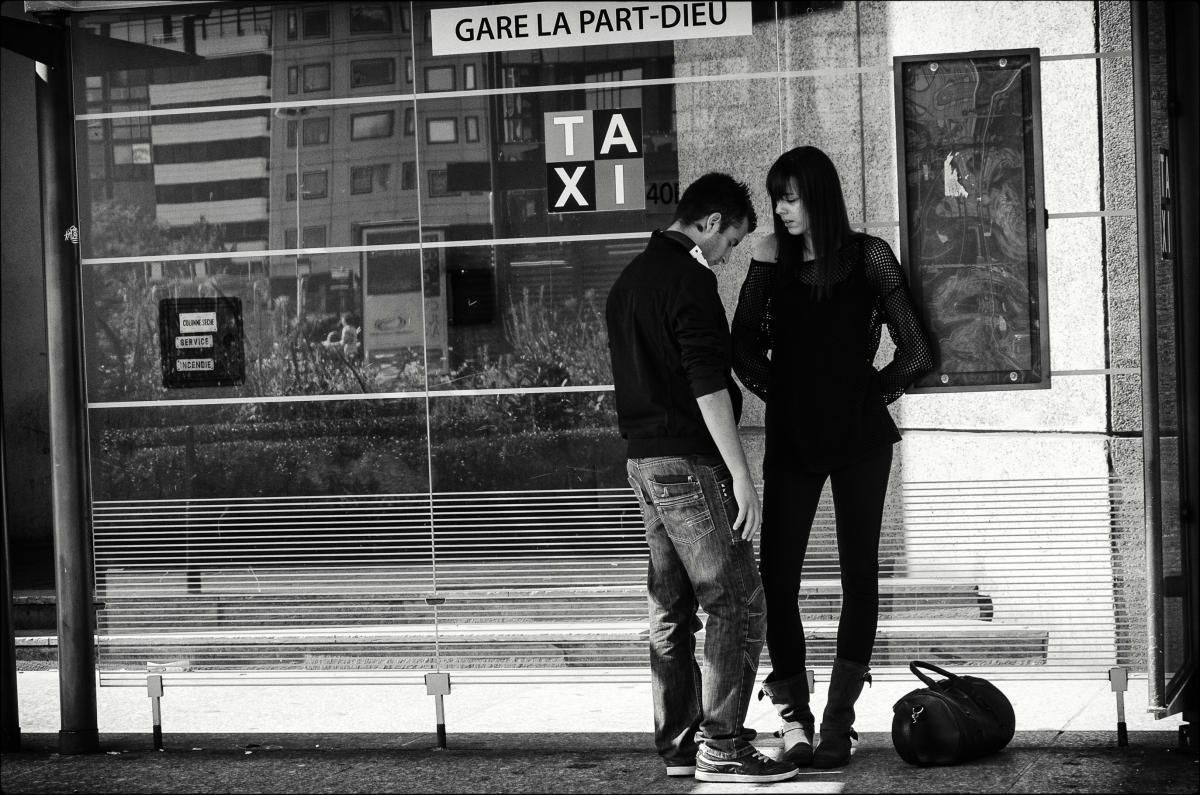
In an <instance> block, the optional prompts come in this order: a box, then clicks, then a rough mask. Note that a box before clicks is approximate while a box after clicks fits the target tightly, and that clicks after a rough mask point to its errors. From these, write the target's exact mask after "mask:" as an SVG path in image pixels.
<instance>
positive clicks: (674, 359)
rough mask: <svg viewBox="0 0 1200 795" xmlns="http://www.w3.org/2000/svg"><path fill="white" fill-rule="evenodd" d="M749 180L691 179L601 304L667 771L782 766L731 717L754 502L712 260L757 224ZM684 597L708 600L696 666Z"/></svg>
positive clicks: (753, 616)
mask: <svg viewBox="0 0 1200 795" xmlns="http://www.w3.org/2000/svg"><path fill="white" fill-rule="evenodd" d="M755 225H756V218H755V214H754V205H753V203H752V202H751V200H750V194H749V191H748V190H747V189H746V186H745V185H743V184H742V183H740V182H737V181H735V180H734V179H733V178H732V177H730V176H728V175H727V174H717V173H712V174H706V175H704V176H703V177H701V178H700V179H698V180H696V181H695V182H694V183H692V184H691V185H690V186H689V187H688V188H687V190H685V191H684V193H683V196H682V197H680V200H679V207H678V209H677V210H676V212H675V218H674V220H673V221H672V223H671V226H670V227H668V228H667V229H666V230H665V231H656V232H655V233H654V234H653V235H651V237H650V241H649V243H648V244H647V245H646V249H645V251H643V252H642V253H641V254H639V255H638V256H637V257H635V258H634V260H633V261H632V262H630V263H629V265H628V266H627V267H626V268H625V270H624V271H622V273H621V275H620V276H619V277H618V278H617V281H616V283H615V284H614V285H613V288H612V291H611V292H610V293H609V296H608V303H607V305H606V307H605V320H606V322H607V325H608V344H609V353H610V355H611V358H612V370H613V385H614V387H615V389H616V407H617V420H618V424H619V426H620V430H621V436H622V437H624V438H625V439H626V440H627V441H628V461H627V463H626V470H627V472H628V474H629V482H630V484H631V485H632V486H633V488H634V492H635V493H636V494H637V498H638V502H639V504H640V505H641V509H642V516H643V520H644V522H645V525H646V542H647V544H648V545H649V547H650V564H649V571H648V574H647V587H648V591H649V605H650V672H651V679H652V689H653V698H654V741H655V745H656V747H657V749H658V753H659V755H660V756H661V757H662V758H663V761H664V762H665V763H666V765H667V775H669V776H688V775H695V777H696V778H697V779H699V780H701V781H727V782H743V783H753V782H770V781H783V780H785V779H788V778H791V777H793V776H795V775H796V773H797V770H796V767H795V766H794V765H792V764H791V763H788V762H777V761H775V760H773V759H770V758H769V757H766V756H764V755H762V754H760V753H759V752H758V751H757V749H755V747H754V746H753V745H751V744H750V742H749V738H750V737H752V736H753V732H751V731H748V730H746V729H745V727H744V725H743V724H744V722H745V720H746V711H747V709H748V707H749V704H750V696H751V693H752V692H753V690H754V679H755V675H756V674H757V672H758V658H759V654H760V653H761V651H762V643H763V641H762V638H763V631H762V625H763V611H764V607H763V605H764V602H763V591H762V582H761V580H760V579H759V573H758V567H757V565H756V564H755V556H754V536H755V534H756V533H757V532H758V528H759V523H760V519H761V517H760V512H761V509H760V506H759V501H758V495H757V493H756V492H755V490H754V484H753V483H752V482H751V480H750V468H749V466H748V465H747V463H746V455H745V451H744V450H743V449H742V443H741V438H740V437H739V436H738V430H737V421H738V418H739V416H740V414H741V406H742V394H741V391H740V390H739V388H738V387H737V385H736V384H735V383H734V381H733V375H732V369H731V364H732V362H731V345H730V337H729V322H728V320H727V319H726V317H725V309H724V307H723V306H722V304H721V298H720V295H719V294H718V292H717V277H716V276H715V275H714V274H713V272H712V268H713V267H719V266H720V265H722V264H724V262H725V258H726V257H727V256H728V254H729V252H730V251H731V250H733V248H734V247H735V246H737V244H738V243H740V242H741V241H742V238H744V237H745V236H746V235H747V234H749V233H750V232H752V231H753V230H754V227H755ZM697 606H699V607H702V608H704V611H705V612H706V613H707V614H708V624H707V627H706V631H705V641H704V663H705V670H704V681H703V683H701V677H700V668H699V665H698V662H697V659H696V653H695V650H696V637H695V633H696V631H697V630H699V629H700V621H699V619H698V618H697V615H696V609H697Z"/></svg>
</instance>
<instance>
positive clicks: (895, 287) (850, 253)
mask: <svg viewBox="0 0 1200 795" xmlns="http://www.w3.org/2000/svg"><path fill="white" fill-rule="evenodd" d="M838 258H839V259H838V262H837V264H836V265H835V267H834V268H833V270H832V272H831V277H830V280H829V281H830V284H829V288H828V289H827V290H824V291H818V289H817V281H818V278H817V270H816V266H815V264H814V263H813V262H804V263H800V264H795V263H787V262H782V263H772V262H760V261H759V260H752V261H751V262H750V269H749V271H748V272H747V274H746V280H745V281H744V282H743V283H742V289H741V293H740V295H739V296H738V304H737V310H736V312H735V313H734V318H733V329H732V331H733V369H734V372H735V373H737V376H738V378H739V379H740V380H741V382H742V383H743V384H745V385H746V388H747V389H749V390H750V391H751V392H753V393H754V394H755V395H758V397H760V398H761V399H763V400H764V401H766V403H767V417H766V432H767V451H766V452H767V457H768V459H775V460H776V461H779V462H780V463H782V462H783V459H779V458H776V456H780V455H784V456H786V460H787V461H789V462H791V463H794V464H795V465H798V466H800V467H801V468H804V469H811V470H826V471H827V470H829V469H833V468H836V467H837V466H840V465H842V464H846V463H850V462H851V461H853V460H854V459H855V458H857V457H859V456H861V455H862V454H865V453H868V452H870V451H871V450H872V449H874V448H876V447H878V446H880V445H882V444H890V443H893V442H896V441H898V440H899V439H900V434H899V431H897V430H896V426H895V423H894V422H892V418H891V415H890V414H889V413H888V410H887V404H889V403H892V402H893V401H895V400H896V399H897V398H898V397H900V395H902V394H903V393H904V389H905V387H907V386H908V385H909V384H911V383H912V382H913V381H915V380H916V379H917V378H919V377H920V376H921V375H923V374H925V373H926V372H928V371H929V370H931V369H932V368H933V355H932V352H931V351H930V348H929V343H928V341H927V339H926V336H925V332H924V329H923V328H922V325H921V322H920V319H919V318H918V316H917V313H916V310H915V309H914V308H913V304H912V298H911V296H910V295H909V292H908V285H907V281H906V280H905V277H904V271H903V270H901V268H900V263H899V262H897V261H896V257H895V255H894V254H893V253H892V249H891V247H890V246H888V244H887V243H886V242H884V241H883V240H880V239H879V238H877V237H872V236H869V235H857V236H855V237H854V238H853V239H852V240H851V241H850V242H849V243H847V244H846V246H844V247H843V248H842V250H841V251H840V252H839V255H838ZM821 293H823V294H821ZM884 323H886V324H887V327H888V333H889V334H890V335H891V337H892V341H893V342H894V343H895V344H896V351H895V355H894V356H893V358H892V361H891V362H890V363H889V364H888V365H887V366H886V367H884V368H883V369H881V370H878V371H876V370H875V367H874V364H873V362H874V360H875V353H876V351H877V350H878V349H879V339H880V332H881V329H882V325H883V324H884ZM768 395H769V396H770V399H769V400H768Z"/></svg>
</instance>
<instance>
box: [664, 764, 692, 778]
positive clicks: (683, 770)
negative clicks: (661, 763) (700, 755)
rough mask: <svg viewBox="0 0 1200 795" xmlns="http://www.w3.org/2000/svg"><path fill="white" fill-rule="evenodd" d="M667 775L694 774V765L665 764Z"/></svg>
mask: <svg viewBox="0 0 1200 795" xmlns="http://www.w3.org/2000/svg"><path fill="white" fill-rule="evenodd" d="M667 775H668V776H694V775H696V766H695V765H667Z"/></svg>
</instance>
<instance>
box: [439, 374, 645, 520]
mask: <svg viewBox="0 0 1200 795" xmlns="http://www.w3.org/2000/svg"><path fill="white" fill-rule="evenodd" d="M429 427H430V449H431V454H432V456H433V484H432V485H433V490H434V491H435V492H459V491H485V490H487V491H510V490H511V491H546V490H556V489H606V488H628V485H629V484H628V482H627V481H626V478H625V443H624V441H623V440H622V439H621V437H620V435H619V434H618V433H617V432H616V416H615V414H614V412H613V407H612V392H609V391H597V392H572V393H562V394H539V395H507V394H505V395H479V396H469V395H453V396H451V395H441V396H435V397H433V398H431V400H430V403H429ZM639 530H640V527H639Z"/></svg>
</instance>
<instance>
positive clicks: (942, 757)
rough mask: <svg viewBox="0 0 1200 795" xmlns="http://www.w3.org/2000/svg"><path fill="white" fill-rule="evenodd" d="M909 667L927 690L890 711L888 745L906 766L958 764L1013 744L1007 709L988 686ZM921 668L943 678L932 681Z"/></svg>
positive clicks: (1009, 708)
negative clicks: (890, 720) (893, 748)
mask: <svg viewBox="0 0 1200 795" xmlns="http://www.w3.org/2000/svg"><path fill="white" fill-rule="evenodd" d="M908 667H909V670H911V671H912V672H913V674H914V675H916V677H917V678H918V679H920V680H921V681H922V682H924V683H925V684H927V685H928V687H921V688H917V689H916V690H913V691H912V692H910V693H908V694H906V695H905V696H904V697H903V698H901V699H900V700H899V701H897V702H896V704H895V706H893V707H892V744H893V745H895V746H896V752H897V753H899V754H900V757H901V758H902V759H903V760H904V761H905V762H908V763H910V764H914V765H921V766H923V767H924V766H928V765H957V764H958V763H960V762H966V761H968V760H970V759H977V758H979V757H981V756H986V755H987V754H992V753H995V752H996V751H999V750H1000V749H1001V748H1003V747H1004V746H1006V745H1008V743H1009V741H1010V740H1012V738H1013V731H1014V730H1015V729H1016V716H1015V715H1014V714H1013V708H1012V704H1011V703H1010V702H1009V700H1008V697H1007V696H1005V695H1004V694H1003V693H1001V692H1000V690H999V689H998V688H997V687H996V686H995V685H993V684H992V683H991V682H989V681H987V680H986V679H981V678H979V677H978V676H958V675H956V674H952V673H950V672H949V671H947V670H945V669H943V668H939V667H937V666H936V665H931V664H930V663H927V662H921V661H920V660H914V661H913V662H912V663H910V664H909V666H908ZM920 668H928V669H929V670H931V671H936V672H937V673H939V674H941V675H942V676H945V677H946V678H945V679H943V680H941V681H938V682H935V681H934V680H933V679H932V678H931V677H929V676H928V675H927V674H925V673H923V672H922V671H920V670H919V669H920Z"/></svg>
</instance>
